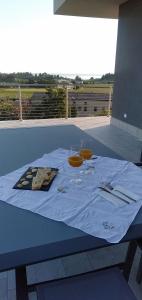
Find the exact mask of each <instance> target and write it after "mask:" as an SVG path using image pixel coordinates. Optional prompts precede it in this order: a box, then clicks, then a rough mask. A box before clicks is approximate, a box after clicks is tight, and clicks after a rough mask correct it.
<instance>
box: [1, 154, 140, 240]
mask: <svg viewBox="0 0 142 300" xmlns="http://www.w3.org/2000/svg"><path fill="white" fill-rule="evenodd" d="M70 154H71V152H70V151H69V150H65V149H57V150H55V151H53V152H52V153H50V154H44V155H43V157H41V158H40V159H38V160H36V161H34V162H32V163H30V164H28V165H26V166H24V167H22V168H20V169H18V170H16V171H14V172H12V173H9V174H8V175H6V176H2V177H0V200H2V201H5V202H7V203H9V204H11V205H14V206H16V207H20V208H23V209H27V210H30V211H32V212H34V213H37V214H40V215H42V216H44V217H47V218H51V219H53V220H57V221H62V222H64V223H66V224H67V225H69V226H72V227H75V228H78V229H81V230H83V231H84V232H86V233H88V234H90V235H93V236H96V237H100V238H104V239H106V240H107V241H109V242H111V243H116V242H119V241H120V240H121V239H122V238H123V236H124V235H125V234H126V232H127V230H128V228H129V226H130V224H131V223H132V221H133V220H134V218H135V216H136V214H137V212H138V211H139V209H140V207H141V205H142V170H141V169H140V168H138V167H136V166H134V165H133V164H132V163H130V162H127V161H121V160H116V159H111V158H107V157H98V158H97V159H95V160H92V162H91V165H93V166H94V167H95V169H93V168H92V169H91V171H89V172H85V171H84V170H86V169H87V162H86V163H85V165H83V166H81V167H80V168H72V167H70V166H69V165H68V162H67V157H68V156H69V155H70ZM29 166H39V167H42V166H43V167H47V166H48V167H56V168H59V174H58V175H57V177H56V178H55V180H54V181H53V183H52V185H51V187H50V190H49V191H48V192H45V191H28V190H27V191H25V190H23V191H22V190H16V189H13V186H14V185H15V183H16V182H17V181H18V180H19V178H20V177H21V176H22V174H23V173H24V172H25V171H26V169H27V168H28V167H29ZM88 173H89V174H88ZM76 179H77V180H76ZM78 179H79V180H78ZM80 179H81V180H80ZM101 182H111V184H112V185H114V186H115V185H120V186H122V187H124V188H127V189H128V190H130V191H132V192H133V193H136V194H137V196H138V198H139V201H137V203H132V204H129V205H127V204H124V203H122V204H121V205H119V206H116V205H114V204H113V203H112V202H110V201H108V200H107V199H105V197H103V196H102V195H101V193H100V190H99V188H98V186H99V185H100V183H101ZM61 187H63V188H64V191H65V193H62V192H59V191H58V189H59V190H60V188H61Z"/></svg>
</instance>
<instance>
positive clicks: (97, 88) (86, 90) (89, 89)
mask: <svg viewBox="0 0 142 300" xmlns="http://www.w3.org/2000/svg"><path fill="white" fill-rule="evenodd" d="M70 91H72V92H76V93H100V94H102V93H103V94H104V93H109V91H110V85H106V86H104V85H103V86H100V85H98V86H96V85H95V87H80V88H79V89H76V90H74V89H71V90H70Z"/></svg>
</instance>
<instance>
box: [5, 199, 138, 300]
mask: <svg viewBox="0 0 142 300" xmlns="http://www.w3.org/2000/svg"><path fill="white" fill-rule="evenodd" d="M7 220H9V222H7ZM140 238H142V209H141V210H140V211H139V213H138V215H137V217H136V218H135V221H134V222H133V224H132V225H131V227H130V229H129V231H128V232H127V235H126V236H125V237H124V238H123V240H122V241H121V242H126V241H131V243H130V247H129V251H128V255H127V258H126V268H125V275H126V276H127V277H128V276H129V271H130V269H131V264H132V261H133V257H134V254H135V251H136V244H135V241H136V240H137V239H140ZM109 245H110V244H109V243H108V242H106V241H105V240H103V239H99V238H95V237H92V236H90V235H87V234H85V233H83V232H81V231H80V230H77V229H75V228H71V227H69V226H67V225H65V224H63V223H62V222H56V221H53V220H51V219H47V218H44V217H41V216H39V215H36V214H33V213H31V212H29V211H26V210H23V209H19V208H16V207H14V206H11V205H9V204H6V203H3V202H2V201H0V271H5V270H10V269H16V283H17V300H27V299H28V296H27V286H26V276H25V274H26V273H25V266H27V265H30V264H33V263H37V262H42V261H45V260H51V259H54V258H59V257H62V256H67V255H71V254H75V253H79V252H83V251H87V250H91V249H97V248H101V247H106V246H109ZM111 245H112V244H111ZM21 291H22V292H21Z"/></svg>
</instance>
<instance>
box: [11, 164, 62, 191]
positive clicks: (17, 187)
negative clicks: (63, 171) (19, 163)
mask: <svg viewBox="0 0 142 300" xmlns="http://www.w3.org/2000/svg"><path fill="white" fill-rule="evenodd" d="M46 168H48V167H46ZM33 169H35V172H32V170H33ZM38 169H45V168H43V167H29V168H28V169H27V171H26V172H25V173H24V174H23V175H22V176H21V177H20V179H19V180H18V181H17V182H16V184H15V185H14V187H13V189H18V190H32V180H33V177H35V176H36V174H37V170H38ZM49 169H51V174H52V172H53V177H52V178H51V179H50V180H49V181H48V185H46V186H42V187H41V189H40V190H32V191H48V190H49V188H50V186H51V184H52V182H53V180H54V179H55V177H56V175H57V173H58V169H56V168H49ZM29 173H30V174H31V175H32V178H27V176H28V175H30V174H29ZM23 178H25V181H29V184H27V185H22V186H18V185H19V184H21V183H22V179H23ZM46 181H47V180H46Z"/></svg>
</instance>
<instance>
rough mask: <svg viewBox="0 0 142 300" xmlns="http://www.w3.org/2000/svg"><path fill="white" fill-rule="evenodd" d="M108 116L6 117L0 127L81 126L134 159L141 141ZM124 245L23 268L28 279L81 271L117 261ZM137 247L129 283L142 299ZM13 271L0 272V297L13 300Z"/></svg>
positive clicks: (50, 277) (34, 296)
mask: <svg viewBox="0 0 142 300" xmlns="http://www.w3.org/2000/svg"><path fill="white" fill-rule="evenodd" d="M109 122H110V120H109V118H108V117H97V118H75V119H69V120H53V119H52V120H32V121H23V122H19V121H9V122H0V128H17V127H33V126H53V125H58V124H60V125H61V124H64V125H65V124H74V125H76V126H78V127H79V128H81V129H82V130H85V131H86V132H87V133H88V134H89V135H90V136H92V137H94V138H95V139H98V140H99V141H100V142H101V143H103V144H104V145H106V146H107V147H110V148H111V149H112V150H114V151H115V152H117V153H118V154H119V155H121V156H122V157H124V158H125V159H127V160H132V161H137V160H139V159H140V152H141V143H140V141H138V140H137V139H135V138H134V137H132V136H130V135H129V134H127V133H126V132H123V131H122V130H119V129H117V128H114V127H112V126H109ZM126 248H127V244H126V245H119V246H118V245H117V246H112V247H111V248H110V247H109V248H106V249H103V250H97V251H90V252H87V253H83V254H78V255H75V256H70V257H67V258H62V259H56V260H54V261H51V262H45V263H41V264H37V265H34V266H30V267H28V268H27V275H28V282H30V283H33V282H38V281H42V280H49V279H53V278H58V277H65V276H68V275H72V274H77V273H80V272H85V271H89V270H93V269H96V268H99V267H101V266H106V265H107V264H108V265H109V264H111V263H113V262H115V263H116V262H120V261H121V260H122V258H123V257H125V254H126ZM140 254H141V253H140V250H138V251H137V255H136V257H135V261H134V264H133V268H132V272H131V277H130V285H131V287H132V289H133V290H134V293H135V294H136V296H137V298H138V300H141V299H142V284H141V285H138V284H137V283H136V280H135V278H136V272H137V267H138V263H139V258H140ZM15 299H16V292H15V273H14V271H9V272H4V273H1V274H0V300H15ZM29 299H30V300H37V298H36V294H35V293H31V294H30V297H29Z"/></svg>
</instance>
